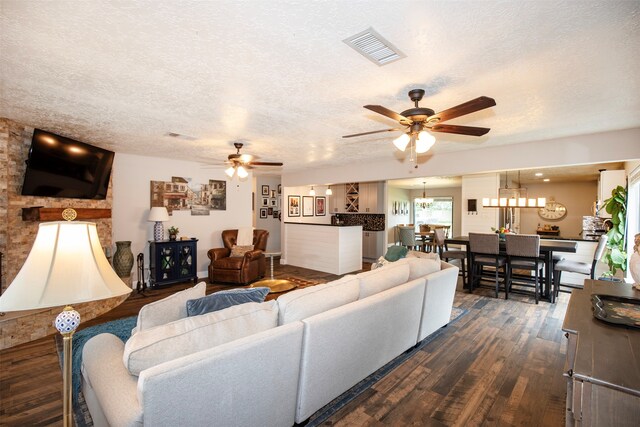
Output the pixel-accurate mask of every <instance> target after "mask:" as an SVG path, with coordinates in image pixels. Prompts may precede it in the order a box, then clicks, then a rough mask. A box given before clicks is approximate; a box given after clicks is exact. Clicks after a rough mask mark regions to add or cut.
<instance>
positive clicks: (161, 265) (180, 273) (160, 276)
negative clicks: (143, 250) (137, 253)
mask: <svg viewBox="0 0 640 427" xmlns="http://www.w3.org/2000/svg"><path fill="white" fill-rule="evenodd" d="M149 251H150V258H149V259H150V266H149V270H150V273H151V277H150V279H149V283H150V285H151V286H154V287H156V286H163V285H170V284H173V283H180V282H186V281H187V280H192V281H193V283H196V282H197V281H198V270H197V268H198V258H197V252H198V240H197V239H191V240H175V241H170V240H162V241H159V242H154V241H151V242H149Z"/></svg>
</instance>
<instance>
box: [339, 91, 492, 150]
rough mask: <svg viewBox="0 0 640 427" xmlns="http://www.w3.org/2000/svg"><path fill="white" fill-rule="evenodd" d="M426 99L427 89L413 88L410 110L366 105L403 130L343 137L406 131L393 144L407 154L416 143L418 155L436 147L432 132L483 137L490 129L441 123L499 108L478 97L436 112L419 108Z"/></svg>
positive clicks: (488, 100)
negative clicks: (425, 91)
mask: <svg viewBox="0 0 640 427" xmlns="http://www.w3.org/2000/svg"><path fill="white" fill-rule="evenodd" d="M423 96H424V90H422V89H413V90H411V91H409V98H411V100H412V101H413V102H414V107H413V108H409V109H408V110H405V111H403V112H401V113H396V112H395V111H392V110H389V109H388V108H386V107H383V106H382V105H365V106H364V108H366V109H368V110H371V111H373V112H376V113H378V114H382V115H383V116H386V117H389V118H390V119H393V120H396V121H397V122H398V123H399V124H400V125H402V126H403V128H391V129H382V130H374V131H371V132H363V133H356V134H352V135H344V136H343V138H352V137H354V136H363V135H371V134H374V133H382V132H395V131H400V130H402V131H404V133H403V134H402V135H400V137H398V138H396V139H395V140H394V141H393V144H394V145H395V146H396V147H397V148H398V149H399V150H401V151H405V150H406V148H407V146H408V145H409V143H411V142H413V144H412V145H411V147H412V148H415V152H416V153H425V152H427V151H429V149H430V148H431V147H432V146H433V144H434V143H435V141H436V139H435V137H434V136H433V135H431V134H430V133H429V132H442V133H454V134H459V135H471V136H482V135H484V134H486V133H487V132H489V130H490V129H489V128H483V127H474V126H460V125H448V124H442V123H443V122H446V121H448V120H451V119H455V118H456V117H460V116H464V115H467V114H471V113H474V112H476V111H480V110H484V109H485V108H489V107H493V106H495V105H496V101H495V100H494V99H493V98H489V97H487V96H481V97H479V98H475V99H472V100H471V101H467V102H465V103H463V104H460V105H456V106H455V107H451V108H449V109H447V110H444V111H440V112H439V113H436V112H434V111H433V110H432V109H430V108H424V107H420V106H419V105H418V103H419V102H420V101H421V100H422V97H423Z"/></svg>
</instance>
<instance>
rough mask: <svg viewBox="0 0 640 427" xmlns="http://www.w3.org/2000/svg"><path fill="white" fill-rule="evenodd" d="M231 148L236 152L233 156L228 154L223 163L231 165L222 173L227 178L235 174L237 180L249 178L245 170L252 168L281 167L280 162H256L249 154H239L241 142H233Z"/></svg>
mask: <svg viewBox="0 0 640 427" xmlns="http://www.w3.org/2000/svg"><path fill="white" fill-rule="evenodd" d="M233 146H234V147H236V150H237V151H236V153H235V154H229V156H228V158H227V161H226V162H225V163H227V164H230V165H231V166H230V167H229V168H228V169H226V170H225V171H224V173H226V174H227V176H228V177H229V178H233V176H234V175H235V174H237V175H238V178H240V179H245V178H246V177H248V176H249V171H248V170H247V169H251V168H253V167H254V166H282V163H281V162H256V161H254V160H253V159H254V156H252V155H251V154H244V153H243V154H240V149H241V148H242V146H243V144H242V143H241V142H235V143H234V144H233Z"/></svg>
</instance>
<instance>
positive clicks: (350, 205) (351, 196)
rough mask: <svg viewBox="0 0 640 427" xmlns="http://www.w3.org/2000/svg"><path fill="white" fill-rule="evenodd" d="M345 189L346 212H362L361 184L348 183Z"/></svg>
mask: <svg viewBox="0 0 640 427" xmlns="http://www.w3.org/2000/svg"><path fill="white" fill-rule="evenodd" d="M344 188H345V193H346V197H345V202H346V203H345V205H346V206H345V207H346V211H347V212H351V213H358V212H360V184H359V183H357V182H348V183H346V184H345V185H344Z"/></svg>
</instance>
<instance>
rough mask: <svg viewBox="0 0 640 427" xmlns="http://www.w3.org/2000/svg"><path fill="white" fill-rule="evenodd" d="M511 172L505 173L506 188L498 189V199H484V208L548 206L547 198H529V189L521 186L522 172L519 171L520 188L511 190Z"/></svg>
mask: <svg viewBox="0 0 640 427" xmlns="http://www.w3.org/2000/svg"><path fill="white" fill-rule="evenodd" d="M508 178H509V172H508V171H505V183H504V188H502V187H500V188H498V197H497V198H489V197H484V198H483V199H482V207H483V208H543V207H545V206H546V204H547V199H546V198H545V197H527V189H526V188H523V187H521V186H520V171H518V186H517V187H516V188H509V182H508Z"/></svg>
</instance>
